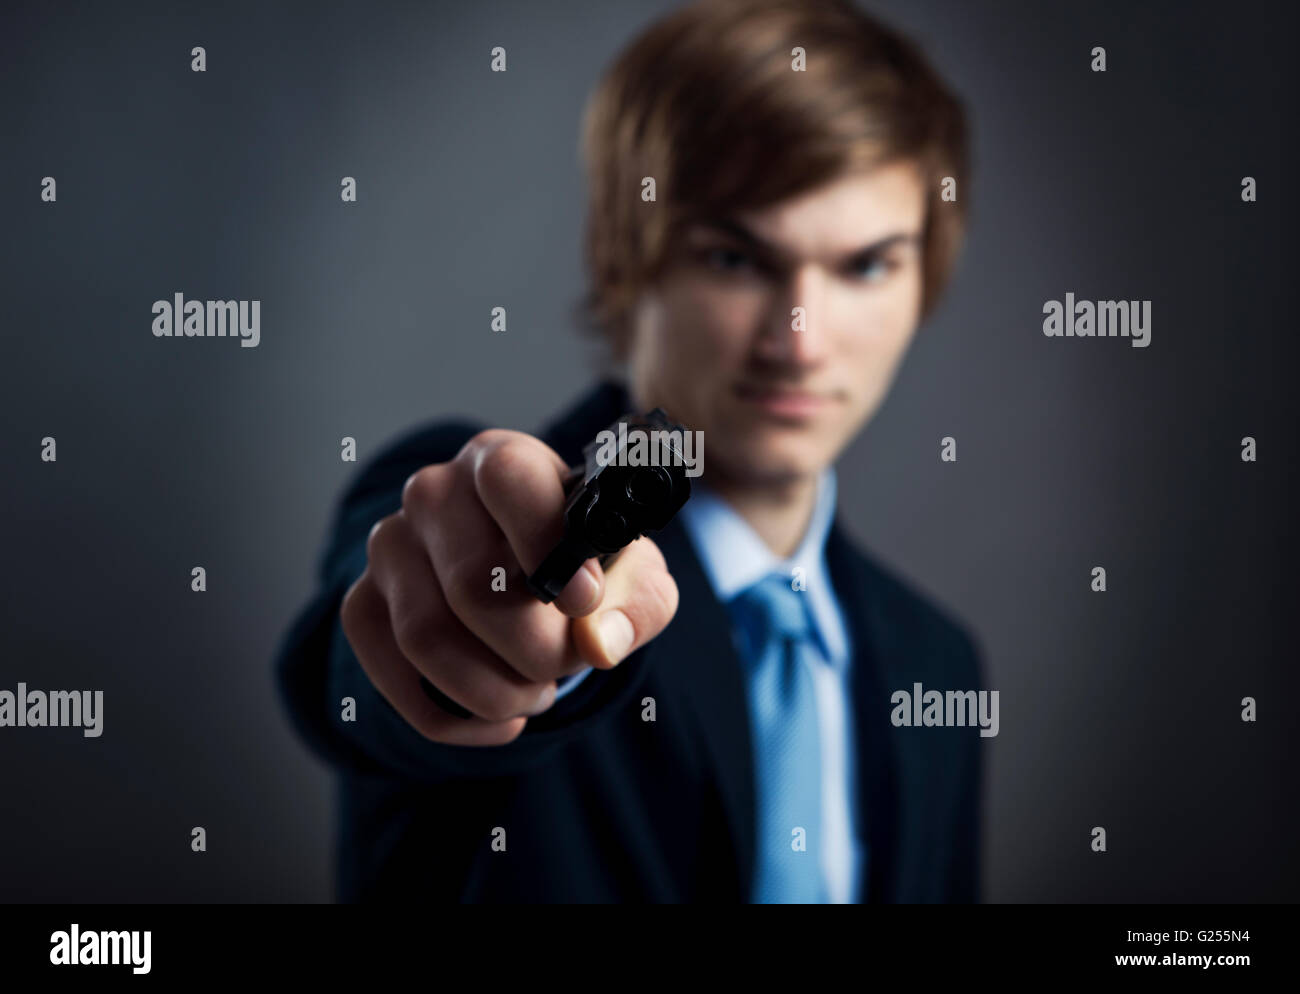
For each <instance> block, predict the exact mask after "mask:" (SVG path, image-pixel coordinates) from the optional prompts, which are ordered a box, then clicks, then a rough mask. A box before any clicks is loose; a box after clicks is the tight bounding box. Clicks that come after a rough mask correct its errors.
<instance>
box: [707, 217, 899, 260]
mask: <svg viewBox="0 0 1300 994" xmlns="http://www.w3.org/2000/svg"><path fill="white" fill-rule="evenodd" d="M696 224H697V225H698V226H699V227H701V228H706V229H713V230H715V231H720V232H722V233H723V234H727V235H730V236H731V237H732V238H734V239H736V240H737V241H738V242H741V243H743V244H744V245H746V246H747V247H749V248H750V249H752V250H753V251H754V252H756V253H757V254H759V255H761V256H763V257H765V258H767V259H783V258H785V253H784V252H782V251H781V249H779V248H778V247H777V246H775V245H772V244H771V243H769V242H767V241H765V240H764V239H762V238H760V237H758V235H756V234H754V232H752V231H750V230H749V228H747V227H746V226H745V225H744V224H742V223H741V222H740V221H737V220H736V219H735V218H732V217H714V218H705V219H702V220H700V221H697V222H696ZM908 242H917V243H919V242H920V236H919V235H916V234H913V233H912V232H908V231H896V232H894V233H892V234H889V235H886V236H885V237H884V238H878V239H876V240H875V241H874V242H871V243H870V244H868V245H863V246H862V247H861V248H856V249H853V250H851V251H849V252H845V253H844V254H843V255H842V256H841V258H842V259H844V260H845V261H852V260H853V259H859V258H861V257H862V256H866V255H874V254H876V253H878V252H883V251H885V250H886V249H888V248H892V247H893V246H894V245H897V244H900V243H908Z"/></svg>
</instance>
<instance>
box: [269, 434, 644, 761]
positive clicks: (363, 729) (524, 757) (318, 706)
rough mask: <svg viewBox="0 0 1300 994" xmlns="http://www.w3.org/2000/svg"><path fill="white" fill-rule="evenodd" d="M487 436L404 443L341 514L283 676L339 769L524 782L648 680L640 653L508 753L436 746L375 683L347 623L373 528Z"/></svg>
mask: <svg viewBox="0 0 1300 994" xmlns="http://www.w3.org/2000/svg"><path fill="white" fill-rule="evenodd" d="M478 430H479V428H478V426H476V425H472V424H468V423H453V424H444V425H439V426H435V427H433V428H431V429H425V430H423V431H419V432H415V433H412V434H410V435H407V436H405V437H404V438H403V439H401V440H399V441H398V442H397V443H395V444H393V445H392V446H390V447H389V448H388V449H386V450H385V451H383V452H381V453H380V454H379V455H378V456H377V457H375V459H374V460H372V461H371V462H370V463H369V464H368V465H367V466H365V467H364V468H363V469H362V470H361V471H360V473H359V474H358V476H357V478H356V479H355V480H354V481H353V482H352V483H351V485H350V486H349V487H348V488H347V489H346V491H345V492H344V494H343V496H342V498H341V499H340V501H339V503H338V506H337V508H336V510H335V513H334V520H333V523H332V525H331V528H330V532H329V536H328V540H327V542H326V543H325V548H324V551H323V552H322V555H321V557H320V561H319V564H318V571H317V591H316V593H315V594H314V596H313V597H312V598H311V600H310V601H309V602H308V603H307V605H306V606H305V607H304V608H303V609H302V610H301V611H300V613H299V614H298V616H297V618H296V619H295V620H294V622H293V624H292V626H291V627H290V629H289V630H288V632H287V633H286V635H285V636H284V638H283V639H282V641H281V645H280V648H279V650H278V652H277V656H276V661H275V673H276V679H277V685H278V690H279V694H280V698H281V701H282V703H283V705H284V707H285V709H286V710H287V712H288V714H289V717H290V720H291V721H292V723H293V724H294V727H295V729H296V730H297V732H298V734H299V735H300V736H301V737H302V738H303V740H304V741H305V742H306V743H307V745H308V746H309V748H310V749H311V750H312V751H313V752H314V753H315V754H316V755H317V756H319V757H320V758H321V759H323V760H324V761H325V762H327V763H329V764H330V765H332V766H334V767H336V768H339V769H343V770H348V771H352V772H357V773H365V774H373V775H387V776H393V775H397V776H401V777H404V778H408V779H412V780H417V781H420V782H425V783H437V782H442V781H445V780H449V779H453V778H466V777H468V778H473V777H494V776H507V775H512V774H516V773H519V772H522V771H524V770H526V769H529V768H531V767H533V766H535V765H536V764H539V763H542V762H544V761H545V760H546V759H547V758H548V757H549V756H551V755H553V753H554V751H555V750H557V749H559V748H560V747H562V746H564V745H565V744H567V743H569V742H571V741H573V740H575V739H576V738H578V737H579V736H581V735H582V734H583V733H584V732H585V731H586V730H587V728H588V727H590V725H591V724H592V723H594V722H597V721H599V720H601V718H602V717H605V716H607V715H608V714H609V713H610V711H611V709H614V708H616V707H617V706H618V705H619V703H620V702H624V701H628V700H631V699H632V697H633V695H634V694H635V692H636V689H637V687H638V686H639V685H640V683H641V681H642V679H643V677H644V674H645V669H646V667H645V665H644V653H643V652H641V651H638V652H636V653H633V654H632V655H631V656H629V657H628V658H627V659H625V660H624V661H623V662H622V663H620V664H619V665H618V666H617V667H615V668H614V669H612V670H596V671H592V672H591V673H590V674H588V675H586V676H585V678H584V679H582V680H580V681H575V682H574V683H573V684H572V685H571V686H570V689H569V690H568V692H567V693H565V694H564V696H563V697H562V698H560V699H559V700H557V702H556V704H555V705H554V706H553V707H552V708H551V709H550V710H549V711H547V712H546V713H545V714H542V715H539V716H537V717H535V718H532V719H530V720H529V722H528V724H527V725H526V726H525V728H524V731H523V732H522V733H521V734H520V736H519V737H518V738H517V739H515V740H514V741H513V742H510V743H507V744H505V745H502V746H454V745H446V744H443V743H437V742H432V741H430V740H429V739H426V738H425V737H424V736H423V735H421V734H420V733H419V732H417V731H416V730H415V729H414V728H412V727H411V726H410V725H408V724H407V723H406V721H405V720H404V719H403V718H402V717H401V716H400V715H399V714H398V713H397V711H396V710H395V709H394V708H393V707H392V705H391V704H389V703H388V701H387V699H385V698H384V697H383V696H382V695H381V694H380V693H379V692H378V691H377V690H376V689H375V688H374V686H373V685H372V684H371V683H370V680H369V678H368V677H367V676H366V674H365V671H364V670H363V669H362V668H361V664H360V662H359V661H358V660H357V657H356V654H355V653H354V652H353V651H352V647H351V645H350V644H349V643H348V640H347V637H346V636H345V635H344V633H343V628H342V624H341V622H340V619H339V608H340V605H341V604H342V601H343V596H344V594H345V593H346V592H347V589H348V588H349V587H350V586H351V585H352V583H353V581H355V580H356V579H357V578H358V577H359V576H360V575H361V573H362V572H363V571H364V569H365V566H366V539H367V537H368V536H369V533H370V529H371V527H372V526H373V525H374V523H375V522H376V521H378V520H379V519H380V518H383V517H386V516H387V515H389V514H392V513H394V512H395V511H397V510H398V509H399V508H400V507H401V503H402V486H403V484H404V483H405V482H406V480H407V478H408V477H409V476H410V475H411V474H412V473H414V472H415V471H416V470H418V469H420V468H421V467H422V466H426V465H428V464H430V463H436V462H444V461H446V460H448V459H451V458H452V457H453V456H454V455H455V454H456V452H457V451H459V449H460V448H461V446H462V445H464V443H465V442H466V441H468V440H469V438H470V437H472V436H473V435H474V434H475V433H476V432H477V431H478ZM344 698H352V700H353V701H355V715H354V717H355V720H351V721H344V720H343V701H344Z"/></svg>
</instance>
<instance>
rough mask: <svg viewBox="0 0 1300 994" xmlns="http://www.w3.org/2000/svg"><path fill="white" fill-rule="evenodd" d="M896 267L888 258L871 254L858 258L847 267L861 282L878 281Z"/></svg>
mask: <svg viewBox="0 0 1300 994" xmlns="http://www.w3.org/2000/svg"><path fill="white" fill-rule="evenodd" d="M896 268H897V265H896V264H895V263H893V262H890V261H889V260H888V259H885V258H882V257H881V256H878V255H873V256H868V257H866V258H865V259H859V260H858V261H857V262H855V263H853V264H852V265H851V266H850V267H849V271H850V273H852V275H853V277H854V278H855V279H858V280H861V281H862V282H863V283H879V282H880V281H881V280H883V279H884V278H885V277H886V276H888V275H889V274H890V273H891V272H893V271H894V269H896Z"/></svg>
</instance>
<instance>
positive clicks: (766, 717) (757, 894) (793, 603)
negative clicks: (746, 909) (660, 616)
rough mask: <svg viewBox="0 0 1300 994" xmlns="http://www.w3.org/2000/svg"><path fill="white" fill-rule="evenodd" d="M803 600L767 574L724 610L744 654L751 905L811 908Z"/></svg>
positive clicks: (811, 805) (817, 889)
mask: <svg viewBox="0 0 1300 994" xmlns="http://www.w3.org/2000/svg"><path fill="white" fill-rule="evenodd" d="M804 596H805V595H804V594H803V593H802V592H800V591H797V590H793V589H791V585H790V578H789V577H788V576H785V575H782V574H780V573H772V574H769V575H768V576H766V577H764V578H763V579H762V580H759V581H758V582H757V583H755V584H754V585H753V586H751V587H748V588H747V589H745V590H744V591H742V592H741V593H740V594H739V595H737V596H736V597H735V598H734V599H733V600H732V601H731V602H730V604H729V605H728V606H729V608H730V609H731V612H732V616H733V618H734V619H735V621H736V623H737V625H738V626H739V629H740V635H741V638H742V642H741V650H742V653H743V654H744V656H745V669H746V690H747V694H748V699H749V715H750V728H751V729H752V731H753V739H754V751H755V755H754V761H755V772H756V774H757V775H756V777H755V789H756V797H755V800H756V802H757V815H758V834H757V840H756V842H757V844H756V847H755V880H754V893H753V901H754V903H756V904H815V903H821V902H824V901H825V900H826V897H827V895H826V891H825V882H824V879H823V877H822V867H821V849H822V846H823V844H824V839H823V836H822V807H821V748H820V741H819V732H818V725H817V701H816V696H815V691H814V689H813V682H812V673H811V670H810V669H809V667H810V666H811V665H812V663H813V660H812V659H811V658H809V653H808V641H809V639H810V638H811V636H812V623H811V618H810V616H809V614H808V608H807V605H806V604H805V602H804Z"/></svg>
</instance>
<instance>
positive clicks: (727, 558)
mask: <svg viewBox="0 0 1300 994" xmlns="http://www.w3.org/2000/svg"><path fill="white" fill-rule="evenodd" d="M835 492H836V479H835V470H834V468H829V467H828V468H827V469H826V470H825V471H824V472H823V473H822V474H821V476H820V477H819V479H818V481H817V499H816V504H815V505H814V508H813V513H812V518H811V519H810V520H809V522H808V528H807V530H806V531H805V533H804V537H803V539H802V540H801V541H800V543H799V547H798V548H797V549H796V550H795V552H794V554H793V555H791V556H789V557H788V558H786V559H781V558H779V557H778V556H777V555H776V554H775V553H773V552H772V551H771V550H770V549H769V548H768V547H767V546H766V545H765V544H764V543H763V540H762V539H761V538H759V536H758V534H757V533H756V532H755V531H754V529H753V528H752V527H750V525H749V523H748V522H747V521H745V519H744V518H742V517H741V516H740V515H739V514H738V513H737V512H736V511H735V510H734V509H733V508H732V507H731V506H730V505H729V504H727V503H726V502H725V501H724V500H722V498H720V497H719V496H718V495H717V494H715V493H713V492H712V491H711V490H709V489H708V487H706V486H705V485H703V484H702V483H701V482H700V480H693V481H692V482H691V499H690V500H689V501H687V502H686V505H685V507H683V508H682V510H681V511H680V512H678V513H679V517H680V518H681V520H682V524H683V525H684V527H685V528H686V531H687V533H688V535H689V536H690V539H691V544H692V545H693V546H694V547H695V551H696V554H697V555H698V556H699V558H700V562H701V564H702V565H703V567H704V572H705V575H706V576H707V577H708V579H709V583H710V585H711V586H712V587H713V592H714V594H715V595H716V596H717V597H718V600H719V601H721V602H723V603H724V604H725V603H726V602H727V601H729V600H731V598H733V597H735V596H736V595H737V594H739V593H740V592H741V591H742V590H744V589H745V588H746V587H748V586H750V585H751V584H753V583H756V582H757V581H758V580H760V579H762V578H763V577H764V576H766V575H767V574H768V573H771V572H774V571H780V572H782V573H784V574H785V575H787V576H791V577H794V576H795V575H797V574H795V570H796V569H799V570H802V575H803V582H804V584H805V593H806V596H807V597H808V607H809V609H810V611H811V613H812V617H813V623H814V627H815V630H816V639H815V644H814V645H813V647H812V648H813V656H814V657H815V658H816V659H817V661H818V662H819V664H820V665H816V666H814V667H813V683H814V687H815V688H816V699H817V723H818V728H819V729H820V734H821V754H822V756H823V757H824V762H823V763H822V818H823V821H822V823H823V825H824V826H825V827H826V846H825V849H824V851H823V852H822V854H821V857H822V859H821V863H822V873H823V875H824V877H825V879H826V888H827V893H828V894H829V895H830V900H831V902H832V903H835V904H846V903H848V904H855V903H858V902H860V901H861V899H862V895H861V887H860V880H861V876H862V870H863V868H864V860H865V859H866V852H865V847H864V846H863V845H862V842H861V839H860V837H859V830H860V827H861V825H862V821H861V818H860V816H859V810H858V797H857V789H856V788H857V770H856V765H857V764H856V754H855V749H854V743H855V735H854V730H853V706H852V700H853V697H852V691H851V688H850V683H849V680H850V669H851V667H850V661H851V658H852V653H851V646H850V645H849V636H848V625H847V624H846V622H845V619H844V614H843V610H842V608H841V606H840V603H839V601H838V600H837V599H836V597H835V592H834V590H832V589H831V582H830V572H829V570H828V569H827V566H826V536H827V533H828V532H829V531H830V527H831V523H832V521H833V520H834V517H835ZM737 650H738V651H739V646H737ZM589 672H590V669H589V668H588V669H587V670H584V671H582V672H581V673H578V674H575V675H574V676H572V677H569V678H567V679H565V680H562V681H560V684H559V690H558V693H557V695H556V697H557V699H558V698H559V697H562V696H563V695H564V694H566V693H568V692H569V691H571V690H572V689H573V688H574V687H576V686H577V685H578V684H579V683H581V682H582V679H583V678H584V677H585V676H586V675H587V673H589ZM758 759H759V757H755V761H756V762H757V761H758Z"/></svg>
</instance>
